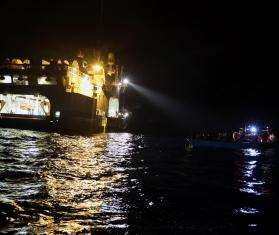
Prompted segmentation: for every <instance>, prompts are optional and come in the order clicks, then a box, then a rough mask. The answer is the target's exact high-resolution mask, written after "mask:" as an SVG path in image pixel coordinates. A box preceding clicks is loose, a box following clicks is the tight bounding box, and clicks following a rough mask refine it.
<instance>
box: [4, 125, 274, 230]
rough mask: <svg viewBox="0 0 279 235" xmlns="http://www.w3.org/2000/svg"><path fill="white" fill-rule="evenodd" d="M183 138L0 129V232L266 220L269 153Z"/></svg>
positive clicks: (220, 225)
mask: <svg viewBox="0 0 279 235" xmlns="http://www.w3.org/2000/svg"><path fill="white" fill-rule="evenodd" d="M184 141H185V139H184V138H178V137H171V136H170V137H169V136H167V137H165V136H164V137H163V136H149V135H132V134H128V133H111V134H97V135H92V136H91V137H90V136H66V135H59V134H53V133H43V132H35V131H19V130H12V129H0V233H1V232H10V233H11V234H13V233H17V232H18V233H19V234H30V233H31V234H55V233H58V234H61V233H67V234H76V233H79V232H81V233H87V232H92V233H93V234H94V233H95V232H98V231H100V232H104V233H105V234H106V233H107V232H108V233H109V232H111V233H113V234H115V233H118V234H123V233H124V234H125V233H128V234H174V233H176V232H177V233H178V234H193V232H194V234H208V231H213V234H247V233H245V231H246V230H241V229H242V228H240V232H239V233H237V232H235V231H232V230H231V229H232V224H233V225H235V226H237V225H238V221H237V220H238V218H240V220H241V223H243V224H244V225H245V226H246V228H248V227H249V229H254V230H258V229H259V228H260V227H261V223H260V221H259V219H258V218H259V217H264V216H265V221H270V218H273V213H274V212H273V210H272V209H269V210H270V211H269V212H268V211H267V209H266V208H268V207H270V205H269V204H271V202H272V200H270V198H272V197H271V196H273V191H272V190H273V189H274V186H273V185H271V183H272V180H273V179H274V175H272V174H271V172H272V169H271V165H272V164H273V162H272V161H274V159H276V156H275V158H273V157H272V156H274V152H273V151H272V150H264V151H260V150H256V149H247V150H243V151H242V152H234V151H222V150H221V151H218V150H213V151H210V150H206V151H203V150H201V151H199V150H197V151H193V152H192V153H188V152H185V149H184V144H185V143H184ZM274 151H275V150H274ZM275 152H276V151H275ZM276 164H278V163H275V166H276V167H278V165H276ZM273 167H274V164H273ZM275 182H276V181H275ZM275 190H276V187H275ZM275 211H276V210H275ZM276 212H277V211H276ZM243 218H244V219H243ZM271 221H272V220H271ZM265 228H266V227H265ZM215 231H216V233H214V232H215ZM228 231H229V232H228ZM227 232H228V233H227ZM230 232H231V233H230ZM263 234H264V233H263Z"/></svg>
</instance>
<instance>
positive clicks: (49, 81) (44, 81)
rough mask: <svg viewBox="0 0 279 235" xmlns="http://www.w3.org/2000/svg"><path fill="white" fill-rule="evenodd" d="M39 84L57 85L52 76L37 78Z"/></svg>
mask: <svg viewBox="0 0 279 235" xmlns="http://www.w3.org/2000/svg"><path fill="white" fill-rule="evenodd" d="M38 84H39V85H57V80H56V78H54V77H46V76H42V77H39V78H38Z"/></svg>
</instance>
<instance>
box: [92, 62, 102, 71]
mask: <svg viewBox="0 0 279 235" xmlns="http://www.w3.org/2000/svg"><path fill="white" fill-rule="evenodd" d="M102 69H103V67H102V66H101V65H100V64H94V65H93V70H94V72H95V73H99V72H101V70H102Z"/></svg>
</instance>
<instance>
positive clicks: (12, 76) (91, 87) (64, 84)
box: [0, 53, 129, 132]
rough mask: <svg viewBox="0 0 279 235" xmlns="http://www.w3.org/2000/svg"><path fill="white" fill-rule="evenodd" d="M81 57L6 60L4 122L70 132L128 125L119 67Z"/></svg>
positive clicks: (1, 77)
mask: <svg viewBox="0 0 279 235" xmlns="http://www.w3.org/2000/svg"><path fill="white" fill-rule="evenodd" d="M91 62H92V63H90V64H89V63H87V61H86V60H85V59H84V57H83V56H82V55H79V56H77V58H75V59H72V60H64V59H57V60H54V59H51V60H45V59H40V60H36V59H35V60H34V59H32V60H29V59H18V58H17V59H5V60H4V61H3V63H2V65H1V66H0V125H1V126H19V125H23V126H24V125H28V126H29V125H31V126H33V125H34V126H40V127H47V128H48V127H50V128H57V129H60V130H66V131H67V130H69V131H76V130H77V131H95V132H100V131H106V130H110V129H113V130H119V129H123V128H125V125H126V120H127V117H128V116H129V114H128V112H127V111H126V110H125V109H124V107H120V96H121V94H123V92H125V89H126V84H125V82H123V74H122V69H121V67H120V66H118V65H116V63H115V57H114V55H113V54H112V53H109V54H108V56H107V58H106V60H101V59H100V58H99V57H98V58H95V59H94V58H93V59H91Z"/></svg>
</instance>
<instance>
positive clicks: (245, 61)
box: [0, 1, 278, 127]
mask: <svg viewBox="0 0 279 235" xmlns="http://www.w3.org/2000/svg"><path fill="white" fill-rule="evenodd" d="M103 8H104V12H103V19H102V20H100V1H83V2H82V3H80V2H76V3H72V2H66V1H59V3H57V2H56V3H42V2H36V3H35V2H32V1H25V2H24V3H23V2H18V3H17V2H16V1H14V2H4V3H1V22H2V23H3V24H2V30H1V31H2V37H1V39H0V57H1V58H5V57H21V56H26V57H30V56H42V57H43V56H44V57H60V56H61V57H64V58H65V57H73V56H74V55H76V54H77V52H78V51H80V50H81V51H83V52H84V53H85V54H90V53H92V52H93V50H94V49H99V50H101V51H113V52H114V53H115V54H116V57H117V58H119V61H120V63H121V64H123V65H124V66H125V68H126V73H127V75H128V76H129V78H130V79H131V80H132V82H134V83H136V84H139V85H142V86H144V87H147V88H149V89H151V90H154V91H156V92H159V93H161V94H165V95H166V96H168V97H172V98H173V99H175V100H177V102H178V103H179V104H180V105H181V107H185V109H183V110H181V117H182V118H181V119H182V124H183V117H184V116H185V117H186V116H187V108H188V107H191V108H194V109H195V110H194V111H195V112H196V116H199V118H201V120H203V121H202V123H201V125H204V124H205V123H206V124H207V125H212V126H215V125H216V126H218V125H219V124H220V125H224V124H226V123H231V122H243V121H246V120H252V121H253V120H265V121H268V122H269V121H272V122H274V121H276V120H277V119H278V110H277V86H276V77H277V76H276V75H277V73H278V72H277V71H276V68H275V52H274V51H275V45H276V37H275V30H274V29H273V27H274V26H275V12H274V10H273V9H272V6H268V5H267V4H266V5H260V4H257V3H253V4H248V3H247V4H243V3H241V2H235V1H234V2H231V3H226V4H225V3H222V2H218V1H214V2H212V1H210V2H209V1H195V2H187V3H184V4H182V3H162V2H160V4H158V3H156V2H155V1H151V2H148V3H146V2H143V1H135V2H133V3H131V2H129V1H121V2H108V1H103ZM127 97H128V99H127V107H128V108H129V109H130V110H131V111H132V112H133V113H134V116H135V115H137V116H138V119H143V118H149V119H150V120H151V122H154V123H155V124H154V125H155V126H156V125H158V127H163V126H164V125H165V122H167V121H168V118H167V117H166V118H162V115H161V114H160V110H158V109H157V108H153V106H152V105H150V104H149V103H148V102H147V101H146V100H144V98H141V97H140V96H139V95H138V94H137V93H135V92H134V91H133V90H129V93H128V94H127ZM194 111H193V112H194ZM193 117H194V116H193ZM162 119H163V120H162ZM156 123H157V124H156ZM185 123H189V120H185ZM144 124H146V123H144ZM144 124H143V125H144ZM275 125H277V126H278V123H275Z"/></svg>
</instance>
